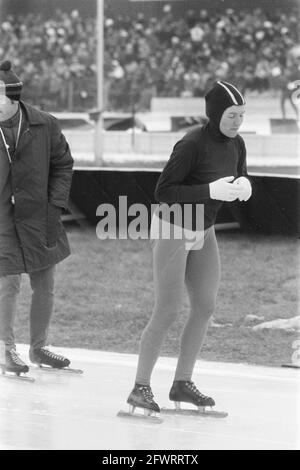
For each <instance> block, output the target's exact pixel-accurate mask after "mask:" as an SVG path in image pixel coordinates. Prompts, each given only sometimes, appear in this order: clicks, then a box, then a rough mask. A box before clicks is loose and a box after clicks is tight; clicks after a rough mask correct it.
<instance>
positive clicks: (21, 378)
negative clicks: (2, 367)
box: [0, 372, 35, 383]
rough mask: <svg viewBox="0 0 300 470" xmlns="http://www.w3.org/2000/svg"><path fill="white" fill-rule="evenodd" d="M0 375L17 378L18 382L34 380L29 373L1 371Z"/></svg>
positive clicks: (6, 377) (4, 377) (12, 378)
mask: <svg viewBox="0 0 300 470" xmlns="http://www.w3.org/2000/svg"><path fill="white" fill-rule="evenodd" d="M0 377H2V378H3V379H11V380H18V381H20V382H30V383H32V382H35V379H34V378H33V377H30V376H29V375H17V374H14V373H13V372H2V374H0Z"/></svg>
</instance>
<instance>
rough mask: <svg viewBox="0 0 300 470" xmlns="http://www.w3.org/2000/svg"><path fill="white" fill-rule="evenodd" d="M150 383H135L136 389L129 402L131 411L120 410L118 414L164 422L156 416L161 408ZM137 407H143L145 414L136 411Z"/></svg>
mask: <svg viewBox="0 0 300 470" xmlns="http://www.w3.org/2000/svg"><path fill="white" fill-rule="evenodd" d="M153 398H154V395H153V393H152V390H151V387H150V385H140V384H135V386H134V389H133V390H132V392H131V393H130V395H129V397H128V399H127V403H128V404H129V412H128V413H126V412H125V411H119V413H118V416H123V417H124V416H129V417H134V418H145V419H151V420H153V421H155V422H159V423H160V422H162V420H161V419H160V418H158V417H156V415H155V414H156V413H160V408H159V406H158V404H157V403H155V401H154V399H153ZM136 408H142V409H143V410H144V414H143V415H142V414H138V413H134V412H135V409H136Z"/></svg>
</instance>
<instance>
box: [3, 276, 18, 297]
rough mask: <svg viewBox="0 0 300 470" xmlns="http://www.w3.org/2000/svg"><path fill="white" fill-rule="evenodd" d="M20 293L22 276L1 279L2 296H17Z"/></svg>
mask: <svg viewBox="0 0 300 470" xmlns="http://www.w3.org/2000/svg"><path fill="white" fill-rule="evenodd" d="M19 293H20V275H11V276H3V277H0V294H2V295H3V294H5V296H8V295H17V294H19Z"/></svg>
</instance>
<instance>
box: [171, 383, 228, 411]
mask: <svg viewBox="0 0 300 470" xmlns="http://www.w3.org/2000/svg"><path fill="white" fill-rule="evenodd" d="M169 398H170V400H171V401H173V402H174V404H175V409H168V408H162V412H163V413H179V414H185V415H195V414H197V415H201V416H215V417H218V418H225V417H226V416H228V413H225V412H223V411H214V410H213V409H212V407H213V406H214V405H215V402H214V400H213V399H212V398H211V397H207V396H205V395H203V393H201V392H200V391H199V390H198V389H197V387H196V385H195V384H194V383H193V382H191V381H184V380H175V381H174V383H173V385H172V388H171V390H170V393H169ZM181 403H191V404H192V405H195V406H196V407H197V409H196V410H193V409H188V408H185V409H182V408H181ZM206 407H210V408H211V410H206Z"/></svg>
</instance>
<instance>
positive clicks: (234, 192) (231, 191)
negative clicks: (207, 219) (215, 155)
mask: <svg viewBox="0 0 300 470" xmlns="http://www.w3.org/2000/svg"><path fill="white" fill-rule="evenodd" d="M233 180H234V176H225V178H220V179H218V180H216V181H213V182H212V183H209V194H210V197H211V199H217V200H218V201H229V202H231V201H234V200H235V199H237V198H238V197H239V195H240V192H241V189H240V187H239V185H237V184H236V185H234V184H232V183H230V181H233Z"/></svg>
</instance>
